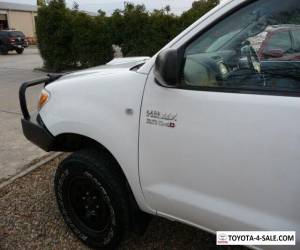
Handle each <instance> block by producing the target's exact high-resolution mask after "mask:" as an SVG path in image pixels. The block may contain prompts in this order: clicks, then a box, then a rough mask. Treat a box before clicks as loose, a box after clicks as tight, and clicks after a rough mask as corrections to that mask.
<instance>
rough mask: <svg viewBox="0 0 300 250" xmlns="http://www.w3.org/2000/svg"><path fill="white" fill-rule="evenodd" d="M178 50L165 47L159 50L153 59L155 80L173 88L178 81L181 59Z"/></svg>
mask: <svg viewBox="0 0 300 250" xmlns="http://www.w3.org/2000/svg"><path fill="white" fill-rule="evenodd" d="M178 54H179V53H178V50H176V49H167V50H164V51H162V52H160V53H159V54H158V56H157V58H156V61H155V69H154V75H155V80H156V82H157V83H158V84H159V85H161V86H163V87H167V88H175V87H176V86H177V84H178V83H179V82H180V66H181V59H180V56H179V55H178Z"/></svg>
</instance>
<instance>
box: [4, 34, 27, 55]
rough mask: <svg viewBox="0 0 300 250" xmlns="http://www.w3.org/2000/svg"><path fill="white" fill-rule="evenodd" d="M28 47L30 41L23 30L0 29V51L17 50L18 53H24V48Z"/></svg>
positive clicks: (5, 52)
mask: <svg viewBox="0 0 300 250" xmlns="http://www.w3.org/2000/svg"><path fill="white" fill-rule="evenodd" d="M27 47H28V41H27V39H26V37H25V35H24V34H23V32H21V31H15V30H2V31H0V52H1V53H2V54H7V53H8V52H9V51H13V50H15V51H16V52H17V53H18V54H22V53H23V51H24V48H27Z"/></svg>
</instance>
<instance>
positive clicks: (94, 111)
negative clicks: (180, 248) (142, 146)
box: [40, 69, 154, 213]
mask: <svg viewBox="0 0 300 250" xmlns="http://www.w3.org/2000/svg"><path fill="white" fill-rule="evenodd" d="M146 77H147V76H146V75H143V74H138V73H136V72H132V71H129V70H124V69H123V70H117V71H116V72H115V73H114V74H100V73H99V74H97V73H96V74H92V75H83V76H79V77H76V78H73V79H72V78H70V79H69V78H66V79H61V80H58V81H57V82H54V83H52V84H51V85H49V86H47V90H48V91H49V92H50V100H49V102H48V103H47V104H46V105H45V106H44V107H43V109H42V110H41V111H40V116H41V118H42V120H43V122H44V124H45V126H46V127H47V129H48V130H49V131H50V132H51V134H53V135H54V136H58V135H61V134H67V133H73V134H79V135H83V136H86V137H89V138H91V139H93V140H95V141H97V142H99V143H100V144H102V145H103V146H104V147H106V149H107V150H108V151H110V152H111V154H112V155H113V156H114V157H115V159H116V160H117V161H118V163H119V164H120V166H121V168H122V170H123V172H124V174H125V176H126V178H127V180H128V183H129V185H130V186H131V189H132V191H133V193H134V196H135V198H136V201H137V203H138V205H139V206H140V208H141V209H142V210H144V211H146V212H149V213H154V211H152V210H150V209H149V208H148V207H147V206H146V203H145V200H144V197H143V194H142V190H141V186H140V181H139V174H138V139H139V118H140V106H141V101H142V96H143V90H144V85H145V82H146ZM128 110H130V112H128Z"/></svg>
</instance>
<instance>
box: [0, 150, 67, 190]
mask: <svg viewBox="0 0 300 250" xmlns="http://www.w3.org/2000/svg"><path fill="white" fill-rule="evenodd" d="M62 154H63V153H53V154H50V155H49V156H48V157H46V158H44V159H42V160H41V161H39V162H37V163H35V164H33V165H31V166H29V167H28V168H26V169H24V170H23V171H22V172H20V173H19V174H17V175H15V176H13V177H12V178H10V179H9V180H7V181H4V182H2V183H0V189H2V188H4V187H6V186H7V185H9V184H11V183H13V182H14V181H15V180H16V179H19V178H21V177H23V176H26V175H27V174H29V173H31V172H32V171H33V170H35V169H37V168H39V167H41V166H43V165H45V164H47V163H49V162H50V161H52V160H54V159H56V158H57V157H59V156H61V155H62Z"/></svg>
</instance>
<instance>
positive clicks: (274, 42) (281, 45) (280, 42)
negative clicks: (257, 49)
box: [264, 31, 293, 57]
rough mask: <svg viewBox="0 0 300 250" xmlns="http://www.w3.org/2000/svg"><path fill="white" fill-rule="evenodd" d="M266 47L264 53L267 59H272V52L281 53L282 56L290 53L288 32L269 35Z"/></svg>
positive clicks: (290, 43)
mask: <svg viewBox="0 0 300 250" xmlns="http://www.w3.org/2000/svg"><path fill="white" fill-rule="evenodd" d="M266 43H267V46H266V47H265V50H264V53H265V55H266V56H267V57H268V55H270V56H271V57H272V51H276V50H277V51H281V52H282V54H283V55H285V54H288V53H291V52H292V51H293V49H292V40H291V35H290V32H289V31H279V32H275V33H274V34H273V35H271V38H270V40H267V42H266Z"/></svg>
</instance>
